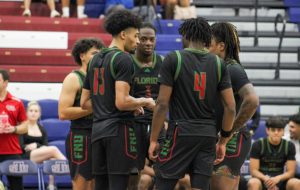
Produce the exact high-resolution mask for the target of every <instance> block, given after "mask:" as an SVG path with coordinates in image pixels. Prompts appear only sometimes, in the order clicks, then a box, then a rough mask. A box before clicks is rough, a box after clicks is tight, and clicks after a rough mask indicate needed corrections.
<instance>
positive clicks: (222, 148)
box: [214, 141, 226, 165]
mask: <svg viewBox="0 0 300 190" xmlns="http://www.w3.org/2000/svg"><path fill="white" fill-rule="evenodd" d="M225 153H226V144H225V143H222V142H220V141H219V142H218V143H217V144H216V159H215V161H214V165H217V164H219V163H221V162H222V161H223V160H224V157H225Z"/></svg>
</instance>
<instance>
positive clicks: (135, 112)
mask: <svg viewBox="0 0 300 190" xmlns="http://www.w3.org/2000/svg"><path fill="white" fill-rule="evenodd" d="M144 114H145V111H144V108H143V107H139V108H138V109H136V110H135V111H134V112H133V115H134V116H138V115H144Z"/></svg>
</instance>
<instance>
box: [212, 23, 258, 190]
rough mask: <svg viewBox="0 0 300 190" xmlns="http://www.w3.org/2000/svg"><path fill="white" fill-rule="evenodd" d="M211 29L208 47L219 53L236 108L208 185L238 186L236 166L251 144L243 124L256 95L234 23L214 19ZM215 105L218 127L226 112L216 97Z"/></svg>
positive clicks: (220, 189)
mask: <svg viewBox="0 0 300 190" xmlns="http://www.w3.org/2000/svg"><path fill="white" fill-rule="evenodd" d="M211 29H212V36H213V37H212V43H211V46H210V51H211V52H212V53H215V54H216V55H218V56H220V57H221V58H222V59H223V60H224V62H225V64H226V67H227V69H228V72H229V74H230V78H231V84H232V89H233V93H234V99H235V102H236V110H237V115H236V117H235V120H234V124H233V137H232V138H231V139H230V141H229V142H228V143H227V146H226V156H225V158H224V160H223V162H221V163H220V164H217V165H216V166H215V167H214V174H213V177H212V181H211V189H212V190H227V189H230V190H231V189H235V188H237V187H238V183H239V175H240V168H241V166H242V165H243V163H244V161H245V159H246V157H247V155H248V153H249V151H250V148H251V135H250V132H249V131H248V130H247V129H246V127H245V126H246V123H247V121H248V120H249V119H250V118H251V117H252V115H253V114H254V112H255V111H256V108H257V106H258V96H257V95H256V93H255V91H254V88H253V86H252V84H251V82H250V81H249V79H248V77H247V74H246V72H245V71H244V69H243V67H242V65H241V64H240V59H239V51H240V43H239V38H238V35H237V31H236V29H235V27H234V26H233V25H232V24H230V23H215V24H213V25H212V26H211ZM215 106H216V113H217V120H216V122H217V128H218V129H220V128H221V126H222V119H224V118H225V117H226V116H225V115H224V114H223V106H222V103H221V101H216V105H215ZM224 183H226V186H225V185H224Z"/></svg>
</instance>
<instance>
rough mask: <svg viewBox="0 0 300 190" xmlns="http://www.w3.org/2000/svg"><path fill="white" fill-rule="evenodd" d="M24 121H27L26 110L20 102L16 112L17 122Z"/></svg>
mask: <svg viewBox="0 0 300 190" xmlns="http://www.w3.org/2000/svg"><path fill="white" fill-rule="evenodd" d="M25 120H27V116H26V110H25V107H24V104H23V102H22V101H21V102H20V103H19V112H18V118H17V122H18V123H22V122H23V121H25Z"/></svg>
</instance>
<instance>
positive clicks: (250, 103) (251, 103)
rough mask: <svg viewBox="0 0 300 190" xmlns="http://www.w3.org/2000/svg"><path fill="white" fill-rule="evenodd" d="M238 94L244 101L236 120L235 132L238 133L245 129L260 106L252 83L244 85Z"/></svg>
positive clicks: (234, 124)
mask: <svg viewBox="0 0 300 190" xmlns="http://www.w3.org/2000/svg"><path fill="white" fill-rule="evenodd" d="M238 93H239V96H240V97H241V99H242V104H241V107H240V109H239V111H238V113H237V116H236V118H235V120H234V123H233V131H238V130H240V129H241V128H242V127H244V126H245V124H246V122H247V121H248V120H249V119H250V118H251V117H252V116H253V114H254V113H255V111H256V108H257V106H258V105H259V99H258V96H257V95H256V93H255V90H254V88H253V86H252V84H251V83H248V84H246V85H244V86H243V87H242V88H241V89H240V90H239V91H238Z"/></svg>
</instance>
